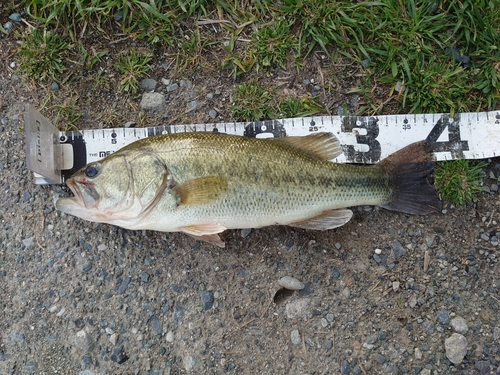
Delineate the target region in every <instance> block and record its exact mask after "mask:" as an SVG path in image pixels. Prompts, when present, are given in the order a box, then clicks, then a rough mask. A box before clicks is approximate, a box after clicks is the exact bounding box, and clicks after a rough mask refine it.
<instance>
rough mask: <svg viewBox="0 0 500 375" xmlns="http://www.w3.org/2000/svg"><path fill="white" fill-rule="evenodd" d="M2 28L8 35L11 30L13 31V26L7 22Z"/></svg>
mask: <svg viewBox="0 0 500 375" xmlns="http://www.w3.org/2000/svg"><path fill="white" fill-rule="evenodd" d="M3 28H4V29H5V31H7V32H8V33H10V32H11V31H12V30H14V24H13V23H12V22H10V21H8V22H5V23H4V24H3Z"/></svg>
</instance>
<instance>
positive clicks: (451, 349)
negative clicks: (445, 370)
mask: <svg viewBox="0 0 500 375" xmlns="http://www.w3.org/2000/svg"><path fill="white" fill-rule="evenodd" d="M444 347H445V350H446V357H448V359H449V360H450V362H451V363H453V364H455V365H459V364H460V363H462V361H463V360H464V357H465V355H466V354H467V339H466V338H465V336H463V335H461V334H459V333H454V334H452V335H451V336H450V337H448V338H447V339H446V340H445V341H444Z"/></svg>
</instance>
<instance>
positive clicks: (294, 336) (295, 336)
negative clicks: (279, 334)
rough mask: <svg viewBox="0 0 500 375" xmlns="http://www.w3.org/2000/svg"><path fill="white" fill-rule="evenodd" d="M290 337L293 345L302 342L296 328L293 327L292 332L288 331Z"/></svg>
mask: <svg viewBox="0 0 500 375" xmlns="http://www.w3.org/2000/svg"><path fill="white" fill-rule="evenodd" d="M290 339H291V340H292V344H293V345H299V344H300V343H301V342H302V340H301V339H300V333H299V330H298V329H294V330H293V331H292V333H290Z"/></svg>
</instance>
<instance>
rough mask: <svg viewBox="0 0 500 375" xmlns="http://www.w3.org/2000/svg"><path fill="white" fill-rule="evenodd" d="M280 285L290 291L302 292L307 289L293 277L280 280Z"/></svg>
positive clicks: (284, 277)
mask: <svg viewBox="0 0 500 375" xmlns="http://www.w3.org/2000/svg"><path fill="white" fill-rule="evenodd" d="M278 284H280V285H281V286H282V287H283V288H286V289H289V290H302V289H304V288H305V285H304V284H303V283H301V282H300V281H299V280H297V279H295V278H293V277H291V276H283V277H282V278H281V279H279V280H278Z"/></svg>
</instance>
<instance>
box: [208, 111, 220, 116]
mask: <svg viewBox="0 0 500 375" xmlns="http://www.w3.org/2000/svg"><path fill="white" fill-rule="evenodd" d="M208 115H209V116H210V117H211V118H216V117H217V115H218V112H217V111H216V110H215V109H211V110H210V111H209V112H208Z"/></svg>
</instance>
